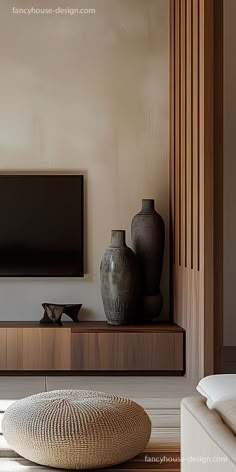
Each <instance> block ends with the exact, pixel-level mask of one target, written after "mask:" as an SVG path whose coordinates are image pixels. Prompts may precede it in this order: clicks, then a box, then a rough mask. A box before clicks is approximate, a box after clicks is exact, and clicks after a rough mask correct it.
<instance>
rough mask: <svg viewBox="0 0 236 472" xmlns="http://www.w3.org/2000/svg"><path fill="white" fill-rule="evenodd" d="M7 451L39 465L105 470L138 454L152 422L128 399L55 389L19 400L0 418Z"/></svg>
mask: <svg viewBox="0 0 236 472" xmlns="http://www.w3.org/2000/svg"><path fill="white" fill-rule="evenodd" d="M2 430H3V434H4V437H5V439H6V441H7V442H8V444H9V446H10V447H11V448H12V449H13V450H14V451H16V452H17V453H18V454H19V455H21V456H23V457H25V458H26V459H28V460H30V461H32V462H36V463H37V464H40V465H45V466H50V467H56V468H63V469H74V470H75V469H90V468H101V467H108V466H111V465H115V464H119V463H121V462H125V461H127V460H129V459H131V458H132V457H134V456H136V455H137V454H139V453H140V452H142V451H143V450H144V449H145V447H146V445H147V443H148V440H149V437H150V433H151V422H150V419H149V417H148V415H147V414H146V413H145V411H144V410H143V408H142V407H141V406H139V405H137V404H136V403H135V402H133V401H131V400H128V399H127V398H121V397H117V396H115V395H107V394H105V393H101V392H93V391H88V390H54V391H52V392H46V393H39V394H38V395H32V396H31V397H27V398H24V399H22V400H18V401H16V402H15V403H13V405H11V406H10V407H9V408H8V409H7V411H6V412H5V414H4V417H3V423H2Z"/></svg>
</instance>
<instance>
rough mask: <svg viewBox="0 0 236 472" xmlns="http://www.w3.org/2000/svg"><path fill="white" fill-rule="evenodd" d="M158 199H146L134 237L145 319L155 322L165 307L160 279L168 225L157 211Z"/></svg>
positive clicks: (137, 218)
mask: <svg viewBox="0 0 236 472" xmlns="http://www.w3.org/2000/svg"><path fill="white" fill-rule="evenodd" d="M154 204H155V202H154V200H147V199H144V200H142V209H141V211H140V212H139V213H138V214H137V215H135V216H134V218H133V221H132V225H131V237H132V244H133V249H134V252H135V254H136V256H137V261H138V266H139V272H140V279H141V280H140V282H141V288H140V291H141V295H142V301H141V310H140V317H141V319H142V320H143V321H155V320H156V318H158V316H159V315H160V313H161V310H162V294H161V292H160V281H161V274H162V265H163V255H164V246H165V225H164V221H163V219H162V217H161V216H160V215H159V214H158V213H157V212H156V211H155V206H154Z"/></svg>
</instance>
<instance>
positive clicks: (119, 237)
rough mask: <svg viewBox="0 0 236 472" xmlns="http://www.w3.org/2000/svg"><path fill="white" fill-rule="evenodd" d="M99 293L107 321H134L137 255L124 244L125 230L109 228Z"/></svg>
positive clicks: (127, 322) (125, 322)
mask: <svg viewBox="0 0 236 472" xmlns="http://www.w3.org/2000/svg"><path fill="white" fill-rule="evenodd" d="M100 281H101V293H102V300H103V305H104V311H105V315H106V317H107V322H108V323H109V324H112V325H121V324H130V323H133V322H134V321H135V315H136V308H137V304H138V295H139V271H138V266H137V260H136V256H135V254H134V253H133V251H132V250H131V249H130V248H129V247H128V246H126V243H125V231H112V232H111V244H110V246H109V247H108V249H107V250H106V252H105V254H104V256H103V259H102V262H101V266H100Z"/></svg>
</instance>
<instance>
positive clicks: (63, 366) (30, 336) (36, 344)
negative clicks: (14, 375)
mask: <svg viewBox="0 0 236 472" xmlns="http://www.w3.org/2000/svg"><path fill="white" fill-rule="evenodd" d="M70 336H71V332H70V329H62V330H60V329H58V328H42V329H40V328H32V329H31V328H24V329H22V328H8V329H7V330H6V343H7V349H6V356H7V360H6V366H5V369H6V370H30V371H31V370H32V371H34V370H39V371H50V370H67V369H70Z"/></svg>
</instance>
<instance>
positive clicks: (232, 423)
mask: <svg viewBox="0 0 236 472" xmlns="http://www.w3.org/2000/svg"><path fill="white" fill-rule="evenodd" d="M214 411H217V413H218V414H219V415H220V416H221V418H222V420H223V421H224V423H225V424H226V425H227V426H228V427H229V428H230V429H231V431H233V433H234V434H236V399H235V400H233V399H232V400H223V401H219V402H215V404H214Z"/></svg>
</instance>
